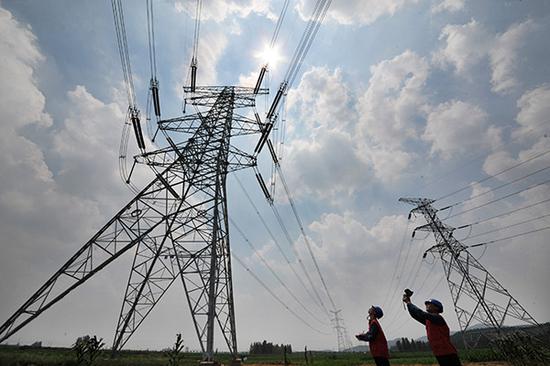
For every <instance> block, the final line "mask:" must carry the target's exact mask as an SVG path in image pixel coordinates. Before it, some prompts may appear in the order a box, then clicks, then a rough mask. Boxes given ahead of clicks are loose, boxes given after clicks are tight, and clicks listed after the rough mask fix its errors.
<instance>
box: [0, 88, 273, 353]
mask: <svg viewBox="0 0 550 366" xmlns="http://www.w3.org/2000/svg"><path fill="white" fill-rule="evenodd" d="M186 91H188V90H186ZM266 92H267V91H266V90H265V89H262V91H261V93H266ZM187 102H188V103H191V104H194V105H195V106H202V107H206V108H207V111H206V112H205V113H202V112H200V111H198V108H197V111H198V112H197V113H196V114H192V115H186V116H184V117H180V118H175V119H170V120H164V121H160V122H159V128H160V129H161V130H162V131H163V133H165V136H166V139H167V141H168V142H169V147H167V148H162V149H159V150H157V151H153V152H149V153H144V154H142V155H139V156H137V157H136V161H138V162H141V163H145V164H147V165H149V166H150V167H151V168H152V169H153V171H154V172H155V178H154V179H153V180H152V181H151V182H150V183H149V184H148V185H147V186H146V187H145V188H144V189H143V190H142V191H141V192H139V193H138V194H137V195H136V196H135V198H134V199H132V200H131V201H130V202H129V203H128V204H127V205H126V206H124V207H123V208H122V209H121V210H120V211H119V212H118V213H117V214H116V215H115V216H114V217H113V218H112V219H111V220H109V222H107V224H105V226H103V228H101V229H100V230H99V231H98V232H97V233H96V234H95V235H94V236H93V237H92V238H91V239H90V240H89V241H88V242H87V243H86V244H84V246H82V247H81V248H80V249H79V250H78V251H77V252H76V253H75V254H74V255H73V256H72V257H71V258H70V259H69V260H68V261H67V262H66V263H65V264H64V265H63V266H62V267H61V268H60V269H59V270H58V271H57V272H56V273H55V274H54V275H53V276H52V277H51V278H50V279H49V280H48V281H46V283H45V284H44V285H43V286H42V287H40V288H39V289H38V290H37V291H36V292H35V293H34V294H33V295H32V296H31V297H30V298H29V299H28V300H27V301H26V302H25V303H24V304H23V305H22V306H21V307H20V308H19V309H18V310H17V311H16V312H15V313H14V314H13V315H12V316H11V317H10V318H9V319H8V320H7V321H6V322H5V323H4V324H2V326H1V327H0V342H2V341H4V340H5V339H7V338H8V337H10V336H11V335H13V334H14V333H15V332H17V331H18V330H19V329H21V328H22V327H24V326H25V325H26V324H28V323H29V322H31V321H32V320H33V319H35V318H36V317H37V316H39V315H40V314H41V313H42V312H44V311H45V310H47V309H48V308H49V307H51V306H53V305H54V304H55V303H56V302H58V301H59V300H61V299H62V298H63V297H65V296H66V295H67V294H68V293H70V292H71V291H72V290H74V289H75V288H77V287H78V286H80V285H82V284H83V283H84V282H85V281H87V280H88V279H89V278H91V277H92V276H93V275H94V274H96V273H97V272H99V271H100V270H102V269H103V268H105V267H106V266H107V265H109V264H111V263H112V262H114V261H115V260H116V259H117V258H118V257H120V256H121V255H123V254H124V253H126V252H128V251H129V250H131V249H133V250H135V254H134V260H133V264H132V268H131V271H130V276H129V279H128V284H127V288H126V292H125V295H124V300H123V304H122V309H121V311H120V316H119V320H118V324H117V327H116V333H115V338H114V342H113V351H116V350H119V349H121V348H122V347H123V346H124V345H125V344H126V343H127V342H128V340H129V339H130V337H131V336H132V334H134V332H135V331H136V330H137V328H138V327H139V326H140V324H141V323H142V322H143V321H144V319H145V318H146V317H147V315H148V314H149V313H150V312H151V311H152V310H153V308H154V307H155V305H156V304H157V303H158V302H159V301H160V299H161V298H162V296H163V295H164V294H165V293H166V291H167V290H168V289H169V288H170V286H171V285H172V284H173V283H174V281H175V280H176V279H177V278H178V277H179V278H180V279H181V281H182V283H183V286H184V290H185V294H186V297H187V302H188V305H189V309H190V311H191V315H192V318H193V322H194V327H195V330H196V333H197V336H198V339H199V343H200V346H201V348H202V352H203V354H204V357H203V358H204V361H206V362H212V361H213V349H214V330H215V324H216V323H217V325H218V328H219V330H220V331H221V333H222V334H223V337H224V339H225V342H226V344H227V346H228V348H229V350H230V352H231V353H232V354H233V355H234V356H235V357H236V356H237V340H236V330H235V314H234V311H235V310H234V303H233V287H232V275H231V255H230V245H229V230H228V216H227V193H226V177H227V174H228V173H229V172H232V171H235V170H239V169H244V168H247V167H252V166H254V165H255V164H256V159H255V158H254V156H253V155H250V154H247V153H245V152H243V151H241V150H239V149H238V148H236V147H235V146H234V145H232V143H231V139H232V138H233V137H235V136H241V135H249V134H253V133H261V132H262V125H261V124H260V123H258V121H256V120H255V119H254V120H252V119H248V118H245V117H243V116H241V115H238V114H237V113H236V110H237V109H240V108H246V107H254V105H255V95H254V94H253V89H252V88H243V87H232V86H227V87H201V88H199V87H197V88H196V90H195V93H193V94H192V95H191V98H188V99H187ZM169 133H172V134H174V133H185V134H188V135H189V137H188V138H187V139H186V140H181V141H180V142H178V143H174V142H173V140H172V138H170V136H169ZM180 136H181V135H180ZM178 141H179V140H178Z"/></svg>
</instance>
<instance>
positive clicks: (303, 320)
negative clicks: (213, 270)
mask: <svg viewBox="0 0 550 366" xmlns="http://www.w3.org/2000/svg"><path fill="white" fill-rule="evenodd" d="M231 257H232V258H233V259H235V260H237V262H238V263H239V264H240V265H241V266H242V267H243V268H244V269H245V270H246V271H247V272H248V273H250V275H251V276H252V277H253V278H254V279H255V280H256V281H258V283H259V284H260V285H261V286H262V287H263V288H264V289H265V290H266V291H267V292H269V294H270V295H271V296H272V297H273V298H274V299H275V300H277V302H278V303H279V304H281V305H282V306H283V307H284V308H285V309H286V310H287V311H288V312H289V313H291V314H292V315H294V316H295V317H296V318H297V319H298V320H300V321H301V322H302V323H304V324H305V325H306V326H307V327H308V328H310V329H312V330H313V331H315V332H317V333H319V334H323V335H330V333H325V332H323V331H320V330H319V329H317V328H315V327H313V326H312V325H311V324H309V323H308V322H307V321H306V320H305V319H304V318H302V317H301V316H300V315H298V314H297V313H296V312H294V310H292V309H291V308H289V307H288V305H287V304H285V303H284V302H283V301H282V300H281V299H280V298H279V297H278V296H277V295H276V294H275V293H274V292H273V291H272V290H271V289H270V288H269V286H267V285H266V284H265V283H264V282H263V281H262V280H261V279H260V278H259V277H258V276H257V275H256V274H255V273H254V272H252V270H251V269H250V268H249V267H248V266H247V265H246V264H244V262H243V261H242V260H241V259H240V258H239V257H237V256H236V255H234V254H233V255H232V256H231Z"/></svg>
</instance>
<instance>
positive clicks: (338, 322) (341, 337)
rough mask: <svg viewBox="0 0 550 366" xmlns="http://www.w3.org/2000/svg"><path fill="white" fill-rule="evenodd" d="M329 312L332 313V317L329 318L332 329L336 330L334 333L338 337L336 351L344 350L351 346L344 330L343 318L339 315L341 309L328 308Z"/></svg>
mask: <svg viewBox="0 0 550 366" xmlns="http://www.w3.org/2000/svg"><path fill="white" fill-rule="evenodd" d="M330 312H331V313H332V314H334V318H332V319H331V320H332V321H333V322H334V329H335V330H336V335H337V337H338V352H343V351H346V350H348V349H350V348H351V347H352V346H351V342H350V340H349V337H348V332H347V331H346V327H345V326H344V319H343V318H342V317H340V313H341V312H342V309H340V310H330Z"/></svg>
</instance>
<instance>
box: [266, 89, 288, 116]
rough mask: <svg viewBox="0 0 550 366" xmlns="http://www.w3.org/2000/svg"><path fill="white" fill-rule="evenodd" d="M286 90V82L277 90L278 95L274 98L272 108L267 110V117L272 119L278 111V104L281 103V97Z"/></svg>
mask: <svg viewBox="0 0 550 366" xmlns="http://www.w3.org/2000/svg"><path fill="white" fill-rule="evenodd" d="M285 90H286V83H282V84H281V86H280V87H279V90H278V91H277V95H275V99H274V100H273V103H272V104H271V108H269V112H267V119H268V120H269V119H271V117H273V115H274V114H275V112H276V111H277V106H278V105H279V102H280V101H281V98H282V97H283V95H284V93H285Z"/></svg>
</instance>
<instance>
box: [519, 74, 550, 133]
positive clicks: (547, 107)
mask: <svg viewBox="0 0 550 366" xmlns="http://www.w3.org/2000/svg"><path fill="white" fill-rule="evenodd" d="M517 107H518V109H519V112H518V115H517V117H516V121H517V123H518V124H519V128H518V129H516V130H515V131H514V135H515V136H518V137H519V136H528V135H530V134H532V133H533V131H535V132H536V135H537V136H543V135H544V134H548V133H549V131H548V130H549V127H548V126H550V85H548V84H545V85H542V86H540V87H538V88H535V89H533V90H528V91H526V92H525V93H524V94H523V95H522V96H521V97H520V98H519V100H518V102H517Z"/></svg>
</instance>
